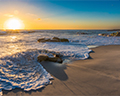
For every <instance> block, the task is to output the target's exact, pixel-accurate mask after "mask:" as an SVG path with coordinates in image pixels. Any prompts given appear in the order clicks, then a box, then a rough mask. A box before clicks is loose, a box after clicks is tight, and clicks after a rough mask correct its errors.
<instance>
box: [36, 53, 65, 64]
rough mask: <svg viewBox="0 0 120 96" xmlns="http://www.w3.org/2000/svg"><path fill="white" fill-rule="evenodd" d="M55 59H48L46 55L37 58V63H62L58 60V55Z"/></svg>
mask: <svg viewBox="0 0 120 96" xmlns="http://www.w3.org/2000/svg"><path fill="white" fill-rule="evenodd" d="M56 56H57V57H48V56H47V55H39V56H38V57H37V61H38V62H42V61H50V62H57V63H62V62H63V60H62V59H61V58H60V55H56Z"/></svg>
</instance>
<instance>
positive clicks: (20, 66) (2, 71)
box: [0, 49, 90, 95]
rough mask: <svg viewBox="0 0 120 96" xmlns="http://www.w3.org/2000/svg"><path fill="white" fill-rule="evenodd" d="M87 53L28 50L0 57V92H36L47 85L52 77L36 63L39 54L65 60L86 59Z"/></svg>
mask: <svg viewBox="0 0 120 96" xmlns="http://www.w3.org/2000/svg"><path fill="white" fill-rule="evenodd" d="M87 50H88V49H87ZM89 51H90V50H89ZM89 51H88V52H89ZM88 52H85V53H84V52H83V53H82V52H81V53H80V52H77V53H75V52H72V51H61V52H55V51H48V50H37V49H29V50H27V51H24V52H19V53H16V54H13V55H9V56H5V57H2V58H0V92H1V90H2V89H4V90H12V89H14V88H21V89H24V90H25V91H29V90H36V89H39V88H41V87H44V86H45V85H47V84H49V83H50V79H52V77H51V75H50V74H49V73H48V72H47V71H46V70H45V69H44V68H43V67H42V65H41V64H40V63H39V62H38V61H37V57H38V56H39V55H40V54H46V55H48V56H49V57H54V54H60V55H63V58H62V59H64V60H65V59H85V58H88V57H89V56H88ZM78 53H79V54H78ZM1 95H2V93H1Z"/></svg>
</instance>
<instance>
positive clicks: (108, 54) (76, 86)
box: [3, 45, 120, 96]
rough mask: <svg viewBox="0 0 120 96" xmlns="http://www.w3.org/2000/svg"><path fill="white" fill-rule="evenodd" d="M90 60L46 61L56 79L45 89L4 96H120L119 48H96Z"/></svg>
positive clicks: (9, 93) (16, 91)
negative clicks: (65, 62)
mask: <svg viewBox="0 0 120 96" xmlns="http://www.w3.org/2000/svg"><path fill="white" fill-rule="evenodd" d="M92 50H93V52H92V53H90V58H89V59H86V60H79V61H74V62H73V63H71V64H66V65H61V64H57V63H56V64H55V63H49V62H43V63H42V65H43V66H44V68H45V69H46V70H47V71H48V72H50V74H51V75H52V76H53V77H54V80H52V81H53V84H51V85H48V86H46V87H45V88H42V89H39V90H36V91H29V92H24V91H23V90H21V89H14V90H12V91H3V94H4V95H3V96H44V95H52V96H53V95H55V96H57V95H62V96H63V95H64V96H70V95H71V96H77V95H79V96H120V45H114V46H113V45H111V46H101V47H98V48H93V49H92Z"/></svg>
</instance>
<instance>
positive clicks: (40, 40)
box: [37, 38, 45, 42]
mask: <svg viewBox="0 0 120 96" xmlns="http://www.w3.org/2000/svg"><path fill="white" fill-rule="evenodd" d="M44 40H45V38H41V39H38V40H37V41H38V42H42V41H44Z"/></svg>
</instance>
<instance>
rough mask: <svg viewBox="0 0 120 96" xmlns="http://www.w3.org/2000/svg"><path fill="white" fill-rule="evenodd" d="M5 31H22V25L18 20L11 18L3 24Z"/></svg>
mask: <svg viewBox="0 0 120 96" xmlns="http://www.w3.org/2000/svg"><path fill="white" fill-rule="evenodd" d="M4 28H5V29H13V30H15V29H24V24H23V22H22V21H21V20H20V19H17V18H11V19H9V20H7V21H6V22H5V24H4Z"/></svg>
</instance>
